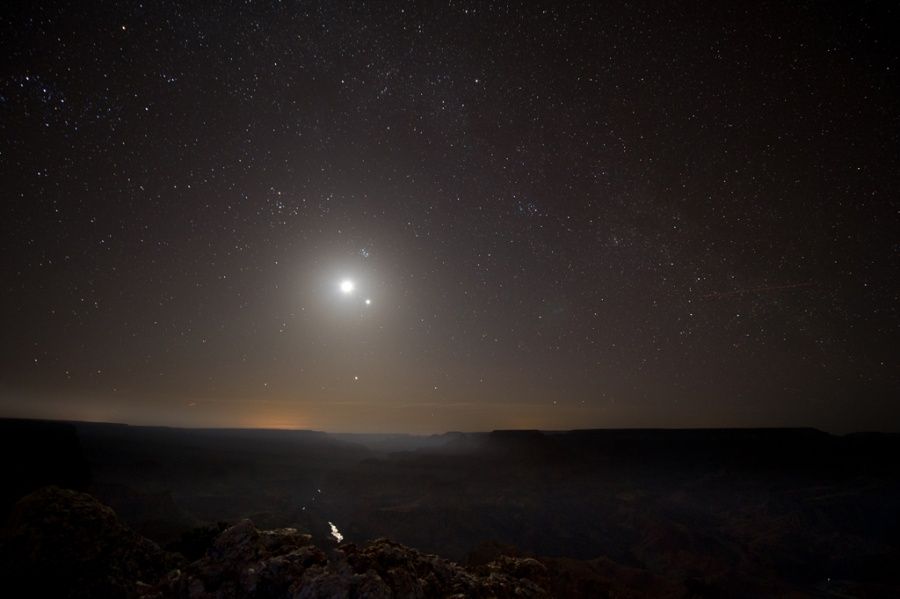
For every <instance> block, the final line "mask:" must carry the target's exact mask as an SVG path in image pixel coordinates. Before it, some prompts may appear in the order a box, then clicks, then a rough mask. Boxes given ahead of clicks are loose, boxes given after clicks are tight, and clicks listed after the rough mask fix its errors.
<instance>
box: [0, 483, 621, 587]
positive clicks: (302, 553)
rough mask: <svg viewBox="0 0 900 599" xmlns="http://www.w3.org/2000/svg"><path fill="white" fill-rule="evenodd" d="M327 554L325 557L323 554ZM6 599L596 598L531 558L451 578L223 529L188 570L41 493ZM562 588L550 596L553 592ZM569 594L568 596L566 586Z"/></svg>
mask: <svg viewBox="0 0 900 599" xmlns="http://www.w3.org/2000/svg"><path fill="white" fill-rule="evenodd" d="M326 551H327V553H326ZM0 558H2V559H0V576H2V579H3V580H4V581H5V582H4V585H5V586H6V589H7V590H10V591H12V590H15V592H13V593H12V594H10V595H7V596H31V597H38V596H53V597H94V598H96V597H142V598H146V599H150V598H167V597H179V598H180V597H190V598H207V597H209V598H212V597H215V598H223V599H224V598H238V597H254V598H282V597H283V598H291V599H313V598H326V597H327V598H332V597H335V598H340V597H347V598H350V597H366V598H373V599H375V598H389V597H474V598H479V597H484V598H488V597H496V598H498V599H501V598H505V597H517V598H528V597H551V596H558V595H559V596H577V595H582V596H593V597H602V596H607V595H608V592H607V589H604V588H602V587H598V586H596V585H592V584H590V581H585V580H580V581H568V582H566V581H559V580H557V581H551V574H550V573H549V572H548V568H547V566H546V565H545V564H544V563H542V562H541V561H539V560H537V559H533V558H523V557H509V556H496V557H495V559H492V561H489V562H487V563H485V564H483V565H480V566H470V567H463V566H460V565H458V564H456V563H454V562H451V561H449V560H446V559H443V558H440V557H437V556H434V555H426V554H422V553H420V552H418V551H416V550H414V549H410V548H409V547H405V546H403V545H400V544H398V543H394V542H391V541H388V540H386V539H378V540H376V541H373V542H371V543H369V544H366V545H363V546H356V545H354V544H344V545H341V546H339V547H337V546H336V547H334V548H326V550H323V549H322V548H320V547H317V546H316V545H315V544H313V542H312V538H311V536H310V535H308V534H304V533H301V532H298V531H297V530H295V529H293V528H284V529H279V530H258V529H257V528H256V527H255V526H254V525H253V523H252V522H250V521H249V520H243V521H242V522H239V523H238V524H236V525H234V526H231V527H229V528H226V529H225V530H223V531H222V532H221V533H219V534H218V536H216V537H215V538H213V539H212V541H211V544H210V545H209V547H208V549H207V550H206V552H205V555H203V557H201V558H200V559H197V560H195V561H193V562H188V560H187V559H185V558H184V557H183V556H181V555H180V554H176V553H170V552H167V551H164V550H163V549H161V548H160V547H159V546H158V545H156V544H155V543H153V542H152V541H150V540H148V539H145V538H143V537H141V536H140V535H138V534H136V533H134V532H133V531H131V530H130V529H129V528H128V527H126V526H125V525H124V524H123V523H122V522H121V521H120V520H119V519H118V518H117V516H116V514H115V512H113V510H112V509H111V508H109V507H107V506H105V505H103V504H101V503H100V502H98V501H97V500H96V499H94V498H93V497H92V496H91V495H87V494H85V493H79V492H77V491H71V490H66V489H60V488H57V487H47V488H44V489H41V490H39V491H37V492H35V493H32V494H31V495H29V496H27V497H25V498H23V499H22V500H21V501H19V502H18V504H16V506H15V508H14V510H13V513H12V515H11V518H10V520H9V522H8V523H7V526H6V530H5V531H4V535H3V544H2V548H0ZM560 584H562V585H569V586H568V588H566V587H565V586H563V587H560V586H559V585H560ZM573 585H574V586H573Z"/></svg>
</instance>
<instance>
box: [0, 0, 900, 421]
mask: <svg viewBox="0 0 900 599" xmlns="http://www.w3.org/2000/svg"><path fill="white" fill-rule="evenodd" d="M788 5H791V6H788ZM0 19H2V22H0V43H2V45H3V54H2V55H3V59H2V71H0V189H2V223H3V224H2V232H3V235H2V240H0V244H2V248H0V249H2V252H0V272H2V289H3V293H2V300H0V301H2V306H0V314H2V318H3V326H2V331H3V332H2V339H3V341H2V344H0V345H2V350H0V351H2V364H0V415H3V416H27V417H42V418H63V419H80V420H101V421H116V422H126V423H132V424H166V425H176V426H251V427H296V428H313V429H318V430H326V431H395V432H442V431H447V430H469V431H476V430H490V429H494V428H542V429H569V428H585V427H631V426H650V427H685V426H686V427H697V426H785V425H791V426H794V425H802V426H817V427H821V428H825V429H827V430H832V431H839V432H842V431H849V430H860V429H880V430H898V428H900V425H898V423H900V376H898V372H900V370H898V363H897V355H898V351H897V346H898V344H900V335H898V330H900V327H898V325H900V319H898V283H897V282H898V272H900V268H898V266H900V261H898V258H900V245H898V239H900V235H898V231H900V227H898V197H900V195H898V194H900V108H898V107H900V78H898V72H900V42H898V40H897V39H896V37H895V36H896V31H897V23H898V10H897V9H894V8H890V7H889V6H887V7H884V6H879V5H875V4H870V3H866V2H846V3H831V2H805V3H786V2H733V3H729V2H710V3H700V4H697V3H687V2H684V3H671V4H667V5H663V3H657V2H648V3H641V2H635V3H628V4H609V5H603V6H600V3H594V2H587V3H578V4H574V3H573V5H571V6H568V7H564V6H559V5H558V4H557V3H552V2H544V3H538V2H534V3H525V4H522V5H519V4H514V3H506V2H491V3H486V2H485V3H482V2H456V1H453V2H449V1H448V2H442V3H437V2H427V3H389V2H385V3H382V2H371V3H362V2H354V3H342V2H332V1H330V0H327V1H323V2H299V1H294V2H275V3H269V2H240V3H239V2H228V1H223V2H205V3H200V2H186V3H183V4H182V3H175V2H171V1H168V0H163V1H161V2H146V3H133V2H91V1H89V2H73V3H70V4H55V3H54V4H50V3H46V2H41V1H37V2H28V3H24V2H23V3H16V5H15V6H9V7H5V8H4V11H3V14H2V16H0ZM892 36H894V37H892ZM345 282H346V283H347V284H346V286H345V288H344V289H342V288H341V285H342V283H345ZM351 286H352V289H350V287H351ZM366 300H369V302H368V303H367V302H366Z"/></svg>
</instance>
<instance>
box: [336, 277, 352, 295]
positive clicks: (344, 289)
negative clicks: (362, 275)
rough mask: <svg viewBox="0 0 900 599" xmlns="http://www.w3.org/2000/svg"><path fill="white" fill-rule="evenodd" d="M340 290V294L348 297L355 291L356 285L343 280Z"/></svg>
mask: <svg viewBox="0 0 900 599" xmlns="http://www.w3.org/2000/svg"><path fill="white" fill-rule="evenodd" d="M340 288H341V293H343V294H344V295H350V294H351V293H353V290H354V289H356V285H354V283H353V281H351V280H350V279H344V280H343V281H341V285H340Z"/></svg>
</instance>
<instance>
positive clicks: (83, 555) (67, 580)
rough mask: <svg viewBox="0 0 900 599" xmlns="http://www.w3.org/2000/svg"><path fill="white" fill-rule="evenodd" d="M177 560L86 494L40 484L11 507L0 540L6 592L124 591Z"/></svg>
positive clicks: (111, 593)
mask: <svg viewBox="0 0 900 599" xmlns="http://www.w3.org/2000/svg"><path fill="white" fill-rule="evenodd" d="M178 565H179V559H178V556H176V555H172V554H168V553H166V552H164V551H163V550H162V549H160V548H159V546H157V545H156V543H154V542H152V541H150V540H148V539H145V538H144V537H141V536H139V535H137V534H136V533H134V532H133V531H131V530H130V529H129V528H128V527H126V526H125V525H124V524H122V523H121V522H120V521H119V519H118V517H117V516H116V514H115V512H113V510H112V509H110V508H109V507H106V506H105V505H103V504H101V503H100V502H98V501H97V500H96V499H94V498H93V497H91V496H90V495H87V494H85V493H80V492H77V491H71V490H68V489H60V488H58V487H47V488H44V489H41V490H39V491H36V492H34V493H32V494H31V495H28V496H27V497H25V498H23V499H22V500H20V501H19V502H18V503H17V504H16V505H15V506H14V507H13V510H12V513H11V515H10V518H9V520H8V522H7V525H6V527H5V530H4V535H3V539H2V546H0V578H2V580H4V584H5V585H7V589H14V590H16V591H17V592H14V593H12V594H11V595H10V596H22V597H25V596H29V597H73V598H75V597H77V598H81V597H84V598H88V597H129V596H136V595H137V582H138V581H149V582H155V581H156V580H158V579H159V577H160V576H162V575H163V574H165V573H166V572H168V571H169V570H170V569H171V568H174V567H176V566H178Z"/></svg>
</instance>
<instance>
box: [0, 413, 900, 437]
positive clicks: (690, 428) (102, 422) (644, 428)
mask: <svg viewBox="0 0 900 599" xmlns="http://www.w3.org/2000/svg"><path fill="white" fill-rule="evenodd" d="M4 420H5V421H24V422H58V423H64V424H98V425H107V426H123V427H130V428H162V429H174V430H196V431H271V432H297V433H300V432H304V433H319V434H323V435H381V436H406V437H436V436H443V435H452V434H462V435H476V434H490V433H497V432H520V433H521V432H539V433H573V432H585V431H635V432H638V431H777V430H781V431H789V430H793V431H816V432H820V433H823V434H826V435H832V436H836V437H843V436H847V435H858V434H879V435H897V434H900V431H886V430H874V429H867V430H856V431H850V432H845V433H834V432H831V431H827V430H824V429H821V428H818V427H816V426H719V427H715V426H681V427H671V426H618V427H586V428H571V429H541V428H493V429H483V430H465V431H464V430H445V431H443V432H433V433H411V432H375V431H329V430H322V429H312V428H294V427H261V426H259V427H258V426H179V425H171V424H130V423H127V422H118V421H110V420H73V419H65V418H60V419H56V418H28V417H22V416H0V421H4Z"/></svg>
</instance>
